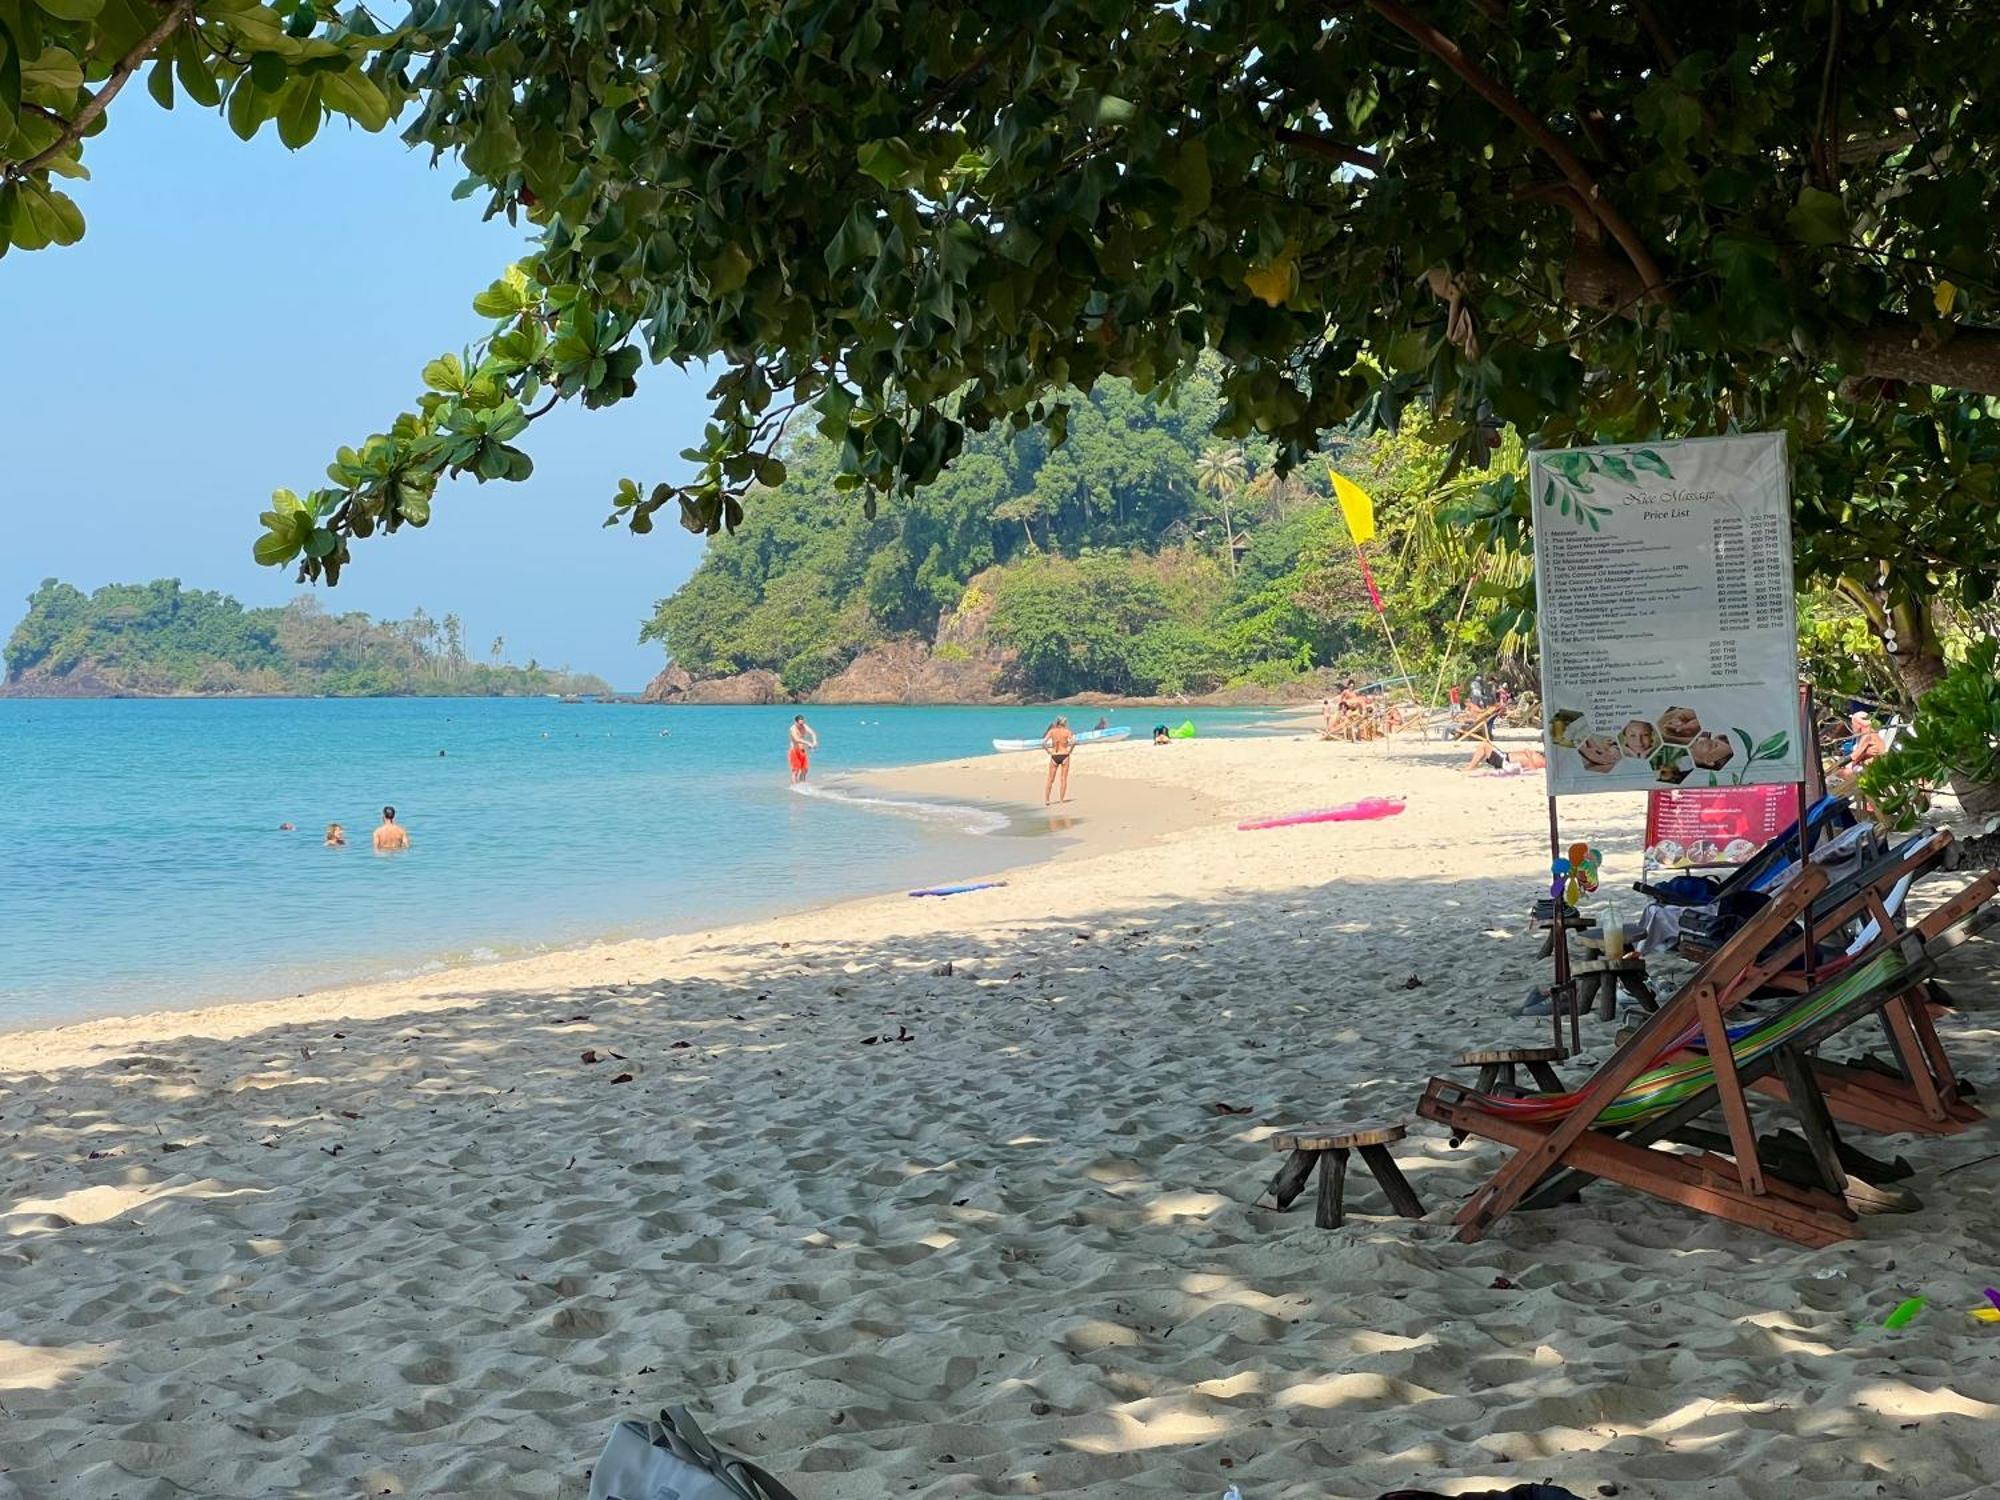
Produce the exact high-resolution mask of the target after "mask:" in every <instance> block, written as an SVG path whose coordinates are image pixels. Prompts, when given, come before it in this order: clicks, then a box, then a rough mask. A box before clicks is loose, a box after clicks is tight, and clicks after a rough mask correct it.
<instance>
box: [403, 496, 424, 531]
mask: <svg viewBox="0 0 2000 1500" xmlns="http://www.w3.org/2000/svg"><path fill="white" fill-rule="evenodd" d="M399 509H400V510H401V511H402V515H403V519H404V520H405V521H407V522H408V523H409V524H410V525H412V526H427V525H429V524H430V519H431V500H430V496H428V495H412V494H405V495H404V496H403V503H402V505H401V506H400V507H399Z"/></svg>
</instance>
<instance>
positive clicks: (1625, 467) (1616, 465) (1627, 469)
mask: <svg viewBox="0 0 2000 1500" xmlns="http://www.w3.org/2000/svg"><path fill="white" fill-rule="evenodd" d="M1599 462H1600V463H1601V464H1602V465H1603V467H1604V472H1605V473H1607V474H1609V475H1611V477H1612V478H1614V479H1622V480H1624V481H1625V482H1626V483H1627V484H1630V483H1631V482H1632V480H1633V474H1632V466H1631V465H1630V464H1628V463H1627V462H1626V461H1625V460H1624V459H1622V458H1620V457H1619V456H1618V455H1617V454H1615V453H1607V454H1605V455H1604V456H1603V458H1602V459H1600V460H1599Z"/></svg>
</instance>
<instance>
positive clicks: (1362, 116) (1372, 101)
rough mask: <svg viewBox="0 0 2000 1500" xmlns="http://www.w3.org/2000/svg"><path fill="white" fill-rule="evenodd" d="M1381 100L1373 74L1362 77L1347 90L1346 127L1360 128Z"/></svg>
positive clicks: (1351, 128) (1350, 128) (1380, 92)
mask: <svg viewBox="0 0 2000 1500" xmlns="http://www.w3.org/2000/svg"><path fill="white" fill-rule="evenodd" d="M1381 102H1382V90H1381V89H1380V88H1379V87H1378V86H1377V85H1376V82H1375V78H1374V75H1373V74H1369V75H1367V76H1365V77H1363V78H1362V80H1361V81H1360V82H1359V83H1357V84H1355V85H1354V87H1353V88H1351V89H1349V90H1348V91H1347V128H1348V129H1349V130H1354V131H1358V130H1360V129H1361V127H1362V126H1364V125H1366V124H1367V123H1368V119H1369V117H1370V116H1371V115H1373V114H1374V113H1375V106H1376V105H1377V104H1380V103H1381Z"/></svg>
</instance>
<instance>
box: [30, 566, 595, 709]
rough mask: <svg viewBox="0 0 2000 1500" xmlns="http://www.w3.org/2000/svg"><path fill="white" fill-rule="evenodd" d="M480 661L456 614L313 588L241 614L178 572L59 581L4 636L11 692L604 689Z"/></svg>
mask: <svg viewBox="0 0 2000 1500" xmlns="http://www.w3.org/2000/svg"><path fill="white" fill-rule="evenodd" d="M504 652H505V642H504V641H502V640H498V639H496V640H495V641H493V642H492V644H491V646H490V647H488V648H487V650H486V652H485V653H484V659H476V658H475V655H474V653H473V651H472V650H471V648H470V647H469V646H468V645H467V643H466V641H465V639H464V630H463V628H462V626H461V624H460V622H459V619H458V617H457V616H456V615H449V614H448V615H445V616H443V617H442V618H432V617H431V616H430V615H428V614H426V613H425V612H424V611H423V610H421V609H420V610H418V611H417V612H416V613H415V614H413V615H412V616H411V617H410V618H409V619H407V620H374V619H371V618H369V617H368V616H367V615H365V614H359V613H350V614H337V615H336V614H329V613H327V612H326V610H324V609H323V608H321V606H320V603H319V601H318V600H317V599H316V598H313V597H311V596H309V595H308V596H303V597H301V598H298V599H294V600H293V601H292V602H291V603H289V604H286V605H282V606H277V607H271V608H260V609H246V608H244V607H243V605H242V604H241V603H240V602H238V601H237V600H235V599H233V598H231V597H229V596H228V595H226V594H219V593H214V592H212V591H208V590H201V589H184V588H182V587H181V585H180V581H179V580H178V579H172V578H166V579H160V580H157V581H155V582H153V583H124V584H109V585H107V586H105V587H104V588H101V589H98V590H96V591H95V592H93V593H88V594H86V593H85V592H84V591H83V590H82V589H79V588H76V587H74V586H72V585H70V584H67V583H62V582H60V581H58V580H56V579H53V578H50V579H46V580H44V581H43V583H42V585H41V587H40V588H38V589H36V590H35V592H34V593H33V594H32V595H31V596H30V597H29V599H28V613H27V615H26V617H25V618H24V619H23V620H22V621H21V623H20V624H18V625H16V626H15V627H14V632H13V634H12V635H11V636H10V637H8V640H7V646H6V652H5V661H6V668H7V672H6V681H5V684H4V686H0V693H5V694H7V695H10V696H15V697H177V696H187V697H207V696H217V697H222V696H257V695H268V696H320V695H324V696H328V697H340V698H370V697H391V696H395V697H415V696H439V697H467V698H471V697H512V696H519V695H527V694H537V693H604V692H609V691H610V689H609V688H608V686H607V685H606V684H605V683H604V681H603V680H602V679H601V678H597V677H592V676H589V675H580V674H577V673H573V672H570V671H569V670H568V669H567V668H563V669H559V670H551V669H549V668H546V667H543V666H540V665H539V664H537V663H534V662H530V663H529V664H528V665H527V666H525V667H519V666H512V665H509V664H508V663H507V662H506V661H505V660H504Z"/></svg>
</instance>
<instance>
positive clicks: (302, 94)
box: [278, 78, 321, 151]
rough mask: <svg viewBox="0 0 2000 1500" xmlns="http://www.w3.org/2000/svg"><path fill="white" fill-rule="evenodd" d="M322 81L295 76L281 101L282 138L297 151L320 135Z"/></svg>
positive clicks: (280, 129) (280, 132)
mask: <svg viewBox="0 0 2000 1500" xmlns="http://www.w3.org/2000/svg"><path fill="white" fill-rule="evenodd" d="M320 119H321V110H320V107H319V80H318V79H317V78H294V79H293V80H292V81H291V83H289V84H288V85H286V87H285V92H284V94H283V95H282V96H281V97H280V99H279V103H278V139H279V140H281V141H283V142H284V143H285V144H286V145H287V146H289V147H290V148H291V149H292V150H294V151H297V150H300V149H301V148H303V147H305V146H307V145H309V144H310V143H311V141H312V138H313V137H314V136H316V135H318V134H319V123H320Z"/></svg>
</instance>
